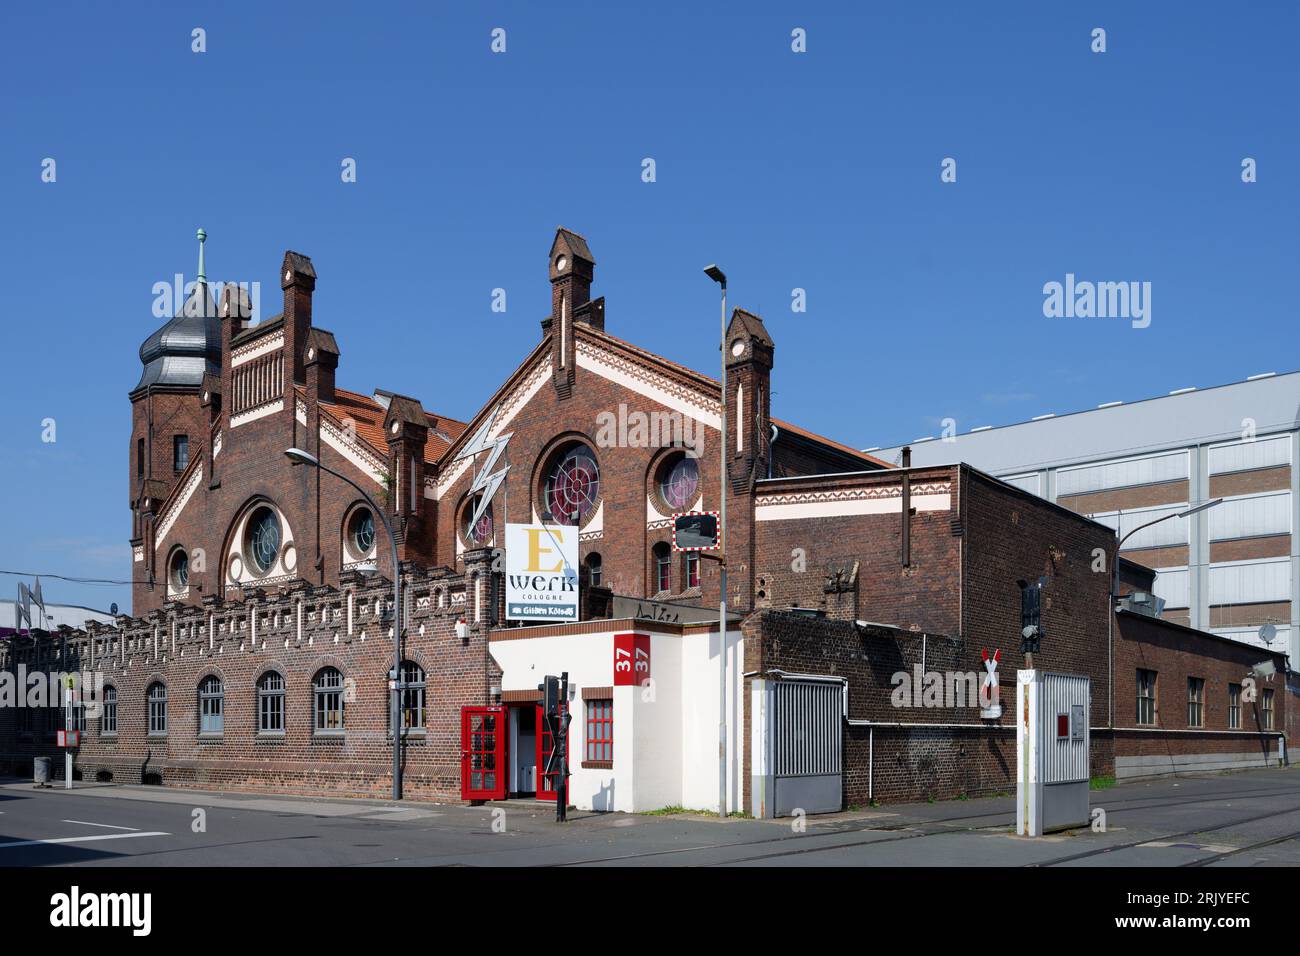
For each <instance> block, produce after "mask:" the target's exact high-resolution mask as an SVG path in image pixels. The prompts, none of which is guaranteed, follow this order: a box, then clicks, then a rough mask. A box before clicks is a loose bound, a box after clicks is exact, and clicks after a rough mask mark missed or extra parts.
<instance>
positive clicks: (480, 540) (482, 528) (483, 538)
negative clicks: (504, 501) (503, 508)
mask: <svg viewBox="0 0 1300 956" xmlns="http://www.w3.org/2000/svg"><path fill="white" fill-rule="evenodd" d="M479 500H480V499H478V498H471V499H469V500H468V501H466V502H465V510H464V512H463V513H462V514H461V518H460V521H461V528H460V530H461V533H462V534H464V535H465V540H466V541H468V542H470V543H471V544H487V543H488V542H489V541H491V540H492V531H493V524H492V506H491V505H488V506H487V507H486V508H484V509H483V513H482V514H481V515H479V518H478V521H474V509H475V508H477V507H478V503H479ZM471 522H473V524H471Z"/></svg>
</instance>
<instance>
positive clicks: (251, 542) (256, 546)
mask: <svg viewBox="0 0 1300 956" xmlns="http://www.w3.org/2000/svg"><path fill="white" fill-rule="evenodd" d="M244 552H245V554H246V555H247V557H248V563H249V564H251V565H252V566H253V567H254V568H256V569H257V570H258V571H260V572H261V573H263V574H265V573H266V572H267V571H270V570H271V568H273V567H275V559H276V557H277V556H278V555H279V553H280V519H279V518H277V517H276V515H275V512H274V511H272V510H271V509H270V508H258V509H257V511H255V512H253V516H252V517H251V518H249V519H248V531H247V532H246V537H245V545H244Z"/></svg>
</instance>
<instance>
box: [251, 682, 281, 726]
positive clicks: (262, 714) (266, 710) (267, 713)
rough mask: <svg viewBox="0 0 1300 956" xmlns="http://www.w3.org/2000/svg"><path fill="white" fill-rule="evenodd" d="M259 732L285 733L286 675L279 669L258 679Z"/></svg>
mask: <svg viewBox="0 0 1300 956" xmlns="http://www.w3.org/2000/svg"><path fill="white" fill-rule="evenodd" d="M257 732H258V733H259V734H282V733H284V675H283V674H281V673H280V672H279V671H267V672H266V673H265V674H263V675H262V676H261V677H259V678H258V679H257Z"/></svg>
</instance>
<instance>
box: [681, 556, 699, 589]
mask: <svg viewBox="0 0 1300 956" xmlns="http://www.w3.org/2000/svg"><path fill="white" fill-rule="evenodd" d="M685 572H686V573H685V575H684V577H685V581H686V587H688V588H698V587H699V586H700V553H699V552H698V551H687V552H686V567H685Z"/></svg>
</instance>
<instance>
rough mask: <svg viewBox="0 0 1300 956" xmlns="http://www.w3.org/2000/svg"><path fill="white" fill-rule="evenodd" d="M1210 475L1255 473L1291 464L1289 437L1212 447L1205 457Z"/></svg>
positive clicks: (1279, 436)
mask: <svg viewBox="0 0 1300 956" xmlns="http://www.w3.org/2000/svg"><path fill="white" fill-rule="evenodd" d="M1207 461H1208V463H1209V469H1210V474H1212V475H1222V474H1227V473H1229V472H1234V471H1255V470H1256V469H1259V468H1272V467H1274V466H1276V465H1289V464H1290V463H1291V436H1289V435H1277V436H1273V437H1269V438H1256V439H1255V440H1254V441H1234V442H1227V443H1226V444H1223V445H1214V446H1212V447H1211V448H1210V450H1209V453H1208V455H1207Z"/></svg>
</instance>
